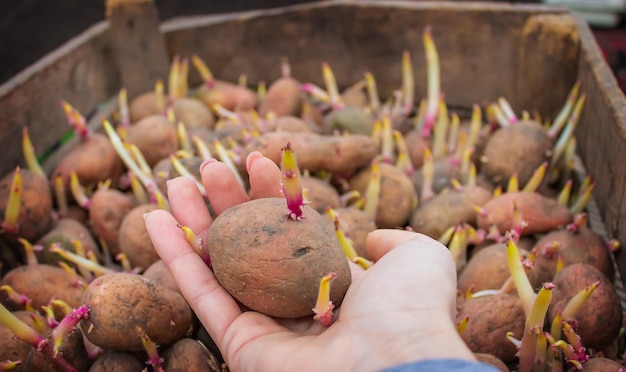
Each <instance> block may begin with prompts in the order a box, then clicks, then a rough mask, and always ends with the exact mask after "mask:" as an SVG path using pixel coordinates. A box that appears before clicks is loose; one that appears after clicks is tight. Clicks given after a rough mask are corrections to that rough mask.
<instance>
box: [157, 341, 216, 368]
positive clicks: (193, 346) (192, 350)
mask: <svg viewBox="0 0 626 372" xmlns="http://www.w3.org/2000/svg"><path fill="white" fill-rule="evenodd" d="M163 359H164V360H165V363H164V364H163V368H164V370H165V371H167V372H187V371H198V372H203V371H204V372H221V371H222V368H221V364H220V363H219V362H218V360H217V358H216V357H215V356H214V355H213V354H211V352H210V351H209V350H208V349H207V348H206V347H205V346H204V345H202V344H201V343H200V342H198V341H196V340H193V339H191V338H182V339H180V340H178V341H176V343H174V345H172V346H170V347H169V348H167V350H166V351H165V353H164V354H163Z"/></svg>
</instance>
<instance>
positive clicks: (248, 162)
mask: <svg viewBox="0 0 626 372" xmlns="http://www.w3.org/2000/svg"><path fill="white" fill-rule="evenodd" d="M262 156H263V154H261V153H260V152H258V151H252V152H251V153H250V154H249V155H248V158H247V159H246V169H247V170H250V167H252V163H254V161H255V160H256V159H258V158H260V157H262Z"/></svg>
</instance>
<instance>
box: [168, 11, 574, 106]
mask: <svg viewBox="0 0 626 372" xmlns="http://www.w3.org/2000/svg"><path fill="white" fill-rule="evenodd" d="M538 14H555V15H557V14H561V15H562V14H566V13H565V10H563V9H558V8H553V7H545V6H540V5H525V6H521V5H517V6H516V5H511V4H493V3H491V4H487V3H457V2H450V1H438V2H394V1H384V2H383V1H378V2H368V1H359V2H354V1H351V2H342V1H331V2H322V3H316V4H306V5H300V6H293V7H287V8H282V9H278V10H266V11H257V12H247V13H245V14H243V15H240V16H232V15H227V16H225V17H223V19H219V18H215V17H188V18H181V19H179V20H176V21H171V22H168V23H167V24H166V25H164V27H165V28H164V29H165V30H166V31H167V32H166V37H167V45H168V49H169V50H170V52H171V53H176V54H181V55H189V54H191V53H197V54H198V55H199V56H200V57H201V58H203V59H204V60H205V61H206V62H207V64H208V65H209V67H210V68H211V69H212V70H213V72H214V73H215V75H216V76H218V77H220V78H223V79H226V80H236V79H237V77H238V76H239V75H240V74H245V75H246V76H247V77H248V81H249V82H251V83H255V82H258V81H259V80H266V81H268V80H269V81H271V80H273V79H276V78H278V77H279V74H280V61H281V58H282V57H285V56H286V57H288V58H289V61H290V63H291V65H292V73H293V76H295V77H297V78H300V79H304V80H310V81H313V82H314V83H317V84H322V73H321V61H328V63H329V64H330V66H331V67H332V68H333V70H334V72H335V76H336V77H337V79H338V82H339V84H340V85H342V86H344V87H345V86H348V85H351V84H352V83H354V82H355V81H357V80H359V79H361V78H362V77H363V73H364V72H365V71H370V72H372V73H373V74H374V76H375V77H376V78H377V83H378V87H379V89H380V92H381V96H383V97H385V96H389V94H390V93H391V92H392V91H393V90H395V89H398V88H399V87H400V84H401V82H400V79H401V67H400V66H401V58H402V52H403V51H404V50H408V51H410V53H411V56H412V62H413V66H414V68H415V77H416V88H417V91H416V96H417V97H423V96H424V95H425V91H426V87H425V81H426V79H425V77H426V66H425V58H424V49H423V42H422V37H423V31H424V27H425V26H426V25H430V26H431V27H432V34H433V38H434V40H435V43H436V45H437V48H438V50H439V59H440V61H441V71H442V90H443V91H444V92H445V94H446V100H447V101H448V102H452V103H454V104H455V105H461V106H466V107H470V106H471V105H472V104H473V103H484V102H485V101H490V100H495V99H497V98H498V97H500V96H504V97H507V99H509V100H510V101H511V102H512V104H513V107H514V108H516V109H518V110H521V109H528V110H534V109H538V110H540V111H542V112H546V111H550V113H552V111H553V110H554V108H555V107H556V106H557V105H558V104H560V102H562V101H563V99H564V97H565V95H566V93H567V90H568V89H569V88H568V87H569V86H570V85H571V84H573V81H574V76H575V75H574V74H575V66H576V63H577V55H576V54H575V53H571V51H570V49H571V48H574V49H576V48H577V44H576V40H575V39H574V40H571V41H569V42H567V41H566V42H561V43H559V44H558V45H556V46H553V45H552V44H551V41H550V39H549V37H550V36H553V34H554V33H553V32H552V33H551V32H550V30H548V31H546V30H545V29H541V28H537V29H536V30H534V35H531V36H536V37H534V38H533V39H531V40H528V35H524V34H523V32H524V26H525V24H526V22H527V21H528V20H529V18H531V17H533V16H535V15H538ZM546 32H547V33H548V34H547V35H546V34H545V33H546ZM524 37H527V40H528V41H529V42H528V43H527V45H525V47H527V48H531V50H528V51H527V50H525V49H526V48H524V49H523V50H522V49H520V45H522V44H523V43H522V42H523V41H524V40H523V38H524ZM536 43H549V44H550V45H546V46H545V47H544V48H543V50H548V49H550V48H552V49H553V50H552V53H551V54H550V56H549V57H550V59H549V61H545V62H546V63H544V64H543V65H535V66H534V67H530V69H531V70H528V69H526V70H523V69H522V64H523V63H526V62H538V60H537V59H533V58H532V54H531V53H532V52H533V51H535V50H536V48H538V47H540V45H535V44H536ZM539 50H541V48H540V49H539ZM528 52H530V53H528ZM526 60H528V61H526ZM563 66H574V67H571V68H566V69H564V68H563ZM537 69H547V70H548V71H550V74H551V75H550V76H552V78H551V79H550V81H546V82H544V81H543V80H542V79H534V77H536V75H538V72H537ZM547 74H549V73H546V75H547ZM528 77H532V78H528ZM539 77H540V76H539ZM191 78H192V82H198V81H199V80H198V77H197V75H194V74H192V76H191ZM194 79H195V80H194ZM547 87H550V88H551V90H552V91H553V93H552V94H550V95H549V96H548V97H547V98H546V99H545V100H542V101H539V100H537V96H536V95H535V94H531V95H528V94H526V93H525V92H545V91H546V90H547ZM542 96H543V95H542Z"/></svg>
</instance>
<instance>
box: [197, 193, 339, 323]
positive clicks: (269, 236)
mask: <svg viewBox="0 0 626 372" xmlns="http://www.w3.org/2000/svg"><path fill="white" fill-rule="evenodd" d="M304 216H305V217H304V218H303V219H302V220H300V221H296V220H293V219H291V218H290V217H288V216H287V206H286V202H285V199H283V198H262V199H255V200H252V201H249V202H246V203H243V204H239V205H237V206H235V207H232V208H230V209H228V210H226V211H225V212H223V213H222V214H220V215H219V216H218V217H217V218H216V219H215V221H214V222H213V224H212V225H211V227H210V228H209V231H208V233H207V239H206V241H207V246H206V249H207V250H208V251H209V252H210V256H211V262H212V265H213V271H214V273H215V277H216V278H217V280H218V282H219V283H220V284H221V285H222V286H223V287H224V288H225V289H226V290H227V291H228V292H229V293H230V294H231V295H232V296H233V297H235V298H236V299H237V300H239V301H240V302H241V303H242V304H243V305H245V306H247V307H249V308H250V309H252V310H256V311H258V312H261V313H264V314H267V315H270V316H275V317H279V318H298V317H303V316H310V315H312V314H313V312H312V310H311V309H312V308H313V307H314V306H315V303H316V300H317V293H318V289H319V283H320V280H321V278H322V277H323V276H324V275H327V274H329V273H331V272H335V273H337V277H336V279H335V280H334V281H333V282H332V285H331V301H332V302H333V304H335V306H339V305H340V304H341V301H342V300H343V296H344V295H345V293H346V291H347V289H348V286H349V285H350V281H351V275H350V268H349V266H348V260H347V259H346V257H345V255H344V253H343V250H342V249H341V246H340V245H339V241H338V240H337V237H336V236H335V232H334V230H333V228H332V226H331V224H329V223H328V220H327V218H326V217H324V216H321V215H320V214H319V213H317V212H316V211H315V210H314V209H312V208H310V207H308V206H305V207H304Z"/></svg>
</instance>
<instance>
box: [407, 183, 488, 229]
mask: <svg viewBox="0 0 626 372" xmlns="http://www.w3.org/2000/svg"><path fill="white" fill-rule="evenodd" d="M491 198H492V194H491V192H490V191H489V190H487V189H485V188H483V187H480V186H463V188H462V189H461V190H454V189H452V190H448V191H443V192H441V193H439V194H437V195H435V196H434V197H433V198H432V199H430V200H428V201H427V202H426V203H424V204H422V205H420V206H418V207H417V210H415V212H414V213H413V216H412V217H411V227H412V228H413V230H415V231H417V232H420V233H423V234H426V235H428V236H430V237H431V238H433V239H439V237H441V235H442V234H443V233H444V231H446V230H447V229H448V228H449V227H451V226H455V225H458V224H459V223H461V222H467V223H468V224H470V225H475V224H476V211H475V210H474V206H479V207H480V206H483V205H484V204H485V203H487V202H488V201H489V200H491Z"/></svg>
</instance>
